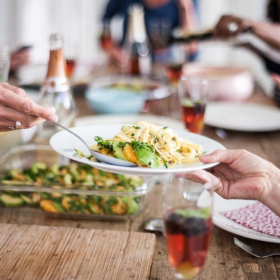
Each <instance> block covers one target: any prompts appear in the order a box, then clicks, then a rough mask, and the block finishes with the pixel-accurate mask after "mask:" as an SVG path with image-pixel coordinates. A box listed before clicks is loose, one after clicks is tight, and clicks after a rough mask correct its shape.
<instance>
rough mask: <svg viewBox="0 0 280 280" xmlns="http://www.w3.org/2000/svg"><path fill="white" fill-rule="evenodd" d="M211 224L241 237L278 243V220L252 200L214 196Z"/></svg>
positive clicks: (279, 241) (279, 234)
mask: <svg viewBox="0 0 280 280" xmlns="http://www.w3.org/2000/svg"><path fill="white" fill-rule="evenodd" d="M240 208H244V209H242V210H241V211H240V210H239V209H240ZM213 223H214V224H215V225H216V226H218V227H220V228H222V229H224V230H226V231H228V232H231V233H234V234H237V235H240V236H243V237H247V238H251V239H255V240H260V241H265V242H272V243H280V230H279V225H280V218H279V217H277V216H276V215H275V214H274V213H272V212H271V211H270V210H269V209H268V208H267V207H265V206H264V205H262V204H261V203H259V202H256V201H254V200H241V199H230V200H226V199H223V198H222V197H220V196H219V195H217V194H215V195H214V211H213ZM271 234H272V235H271ZM273 235H276V236H273Z"/></svg>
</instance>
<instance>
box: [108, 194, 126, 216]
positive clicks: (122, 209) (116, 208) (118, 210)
mask: <svg viewBox="0 0 280 280" xmlns="http://www.w3.org/2000/svg"><path fill="white" fill-rule="evenodd" d="M117 199H118V203H116V204H114V205H112V206H111V210H112V212H113V213H115V214H118V215H123V214H125V213H126V211H127V209H128V206H127V205H126V204H125V203H124V202H123V201H122V200H121V199H120V198H119V197H118V198H117Z"/></svg>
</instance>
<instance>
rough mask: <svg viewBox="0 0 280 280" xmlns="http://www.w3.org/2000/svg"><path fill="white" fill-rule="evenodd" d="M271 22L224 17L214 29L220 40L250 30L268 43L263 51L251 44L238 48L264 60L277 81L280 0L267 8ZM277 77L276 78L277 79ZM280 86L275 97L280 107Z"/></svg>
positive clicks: (279, 43) (230, 16)
mask: <svg viewBox="0 0 280 280" xmlns="http://www.w3.org/2000/svg"><path fill="white" fill-rule="evenodd" d="M267 18H268V20H269V22H258V21H253V20H250V19H246V18H241V17H237V16H233V15H224V16H222V17H221V18H220V20H219V21H218V23H217V25H216V26H215V28H214V35H215V37H216V38H218V39H229V38H232V37H235V36H237V35H238V34H240V33H242V32H244V31H246V30H249V31H250V33H252V34H254V35H255V36H256V37H257V38H259V39H261V40H262V41H263V42H265V43H266V47H265V49H263V50H261V49H260V48H259V47H256V46H255V45H254V44H252V43H250V42H246V43H240V44H237V45H236V46H238V47H245V48H246V49H248V50H249V51H251V52H253V53H254V54H256V55H257V56H258V57H260V58H261V59H262V61H263V62H264V65H265V67H266V69H267V71H268V72H269V73H270V74H273V77H274V78H273V80H274V81H277V75H280V0H270V1H268V6H267ZM275 77H276V78H275ZM279 86H280V84H278V83H276V85H275V87H274V92H273V97H274V99H275V101H276V103H277V105H278V106H280V87H279Z"/></svg>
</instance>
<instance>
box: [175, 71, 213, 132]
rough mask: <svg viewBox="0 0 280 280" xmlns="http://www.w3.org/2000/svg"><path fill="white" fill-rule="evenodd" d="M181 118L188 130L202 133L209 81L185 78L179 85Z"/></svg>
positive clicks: (198, 78) (199, 78)
mask: <svg viewBox="0 0 280 280" xmlns="http://www.w3.org/2000/svg"><path fill="white" fill-rule="evenodd" d="M178 93H179V102H180V107H181V117H182V121H183V122H184V125H185V127H186V129H188V130H189V131H190V132H194V133H201V132H202V130H203V127H204V114H205V108H206V103H207V99H208V81H207V79H205V78H201V77H186V76H183V77H182V78H181V79H180V81H179V85H178Z"/></svg>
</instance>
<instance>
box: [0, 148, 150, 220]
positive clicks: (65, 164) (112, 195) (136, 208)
mask: <svg viewBox="0 0 280 280" xmlns="http://www.w3.org/2000/svg"><path fill="white" fill-rule="evenodd" d="M23 170H24V171H23ZM152 187H153V183H152V182H151V181H150V179H148V178H145V177H138V176H125V175H119V174H113V173H109V172H105V171H102V170H98V169H96V168H93V167H91V166H89V165H81V164H77V163H75V162H70V161H69V159H68V158H65V157H63V156H60V155H59V154H57V153H56V152H55V151H53V150H52V148H51V147H50V146H48V145H42V144H36V143H28V144H18V145H14V146H12V147H10V148H8V149H6V150H4V151H3V152H1V153H0V208H2V209H3V207H10V208H14V209H15V210H16V209H22V207H24V208H25V209H26V208H29V210H30V211H31V210H33V211H34V213H35V212H36V213H38V211H41V212H42V213H46V214H48V215H51V216H53V217H65V218H90V219H106V220H108V219H109V220H115V219H117V220H126V219H133V218H134V217H136V216H137V215H138V214H139V213H140V212H141V211H142V209H143V207H144V205H145V202H146V196H147V194H148V192H149V191H150V190H151V189H152ZM29 210H28V211H29Z"/></svg>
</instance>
